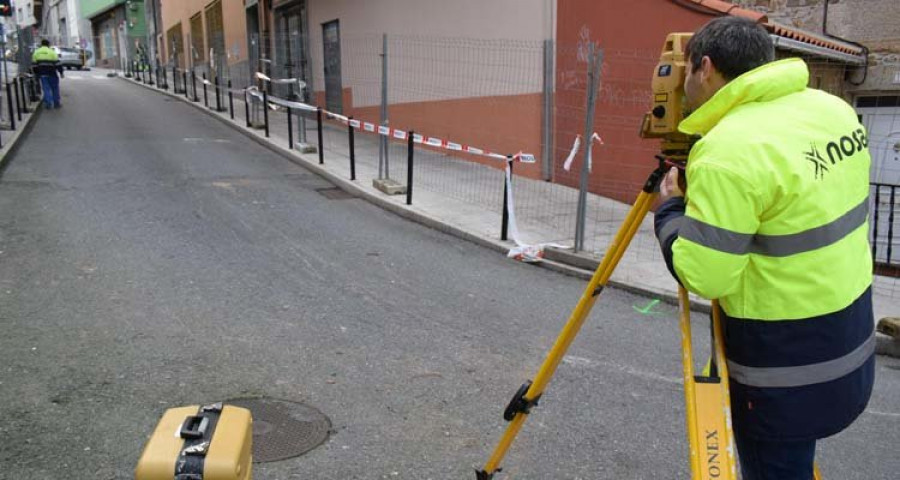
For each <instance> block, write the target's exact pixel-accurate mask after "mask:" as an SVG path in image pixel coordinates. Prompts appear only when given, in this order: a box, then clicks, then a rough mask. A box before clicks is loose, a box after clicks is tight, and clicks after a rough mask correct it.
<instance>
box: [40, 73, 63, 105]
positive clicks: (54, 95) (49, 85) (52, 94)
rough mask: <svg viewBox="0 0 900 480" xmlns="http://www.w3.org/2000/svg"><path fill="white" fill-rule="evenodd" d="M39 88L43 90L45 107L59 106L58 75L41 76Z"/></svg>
mask: <svg viewBox="0 0 900 480" xmlns="http://www.w3.org/2000/svg"><path fill="white" fill-rule="evenodd" d="M40 78H41V89H42V90H43V91H44V106H45V107H47V108H53V107H60V106H61V105H62V103H61V102H60V98H59V77H56V76H41V77H40Z"/></svg>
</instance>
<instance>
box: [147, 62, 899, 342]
mask: <svg viewBox="0 0 900 480" xmlns="http://www.w3.org/2000/svg"><path fill="white" fill-rule="evenodd" d="M169 74H170V75H169V77H170V78H169V87H170V88H169V90H168V92H167V93H168V94H169V95H170V96H173V95H174V94H173V93H172V88H171V87H172V84H173V83H172V79H171V72H169ZM157 80H158V79H157ZM132 81H135V80H132ZM135 83H138V84H140V85H144V84H141V83H140V82H135ZM144 86H147V85H144ZM147 87H148V88H150V87H149V86H147ZM153 88H154V89H156V88H155V87H153ZM197 88H198V97H199V101H198V102H191V101H190V100H188V99H187V98H186V97H185V95H184V94H180V95H175V96H176V97H178V98H181V99H182V100H183V101H185V102H188V103H192V104H193V105H195V106H197V107H198V108H199V109H201V110H203V111H205V112H206V113H208V114H209V115H212V116H215V117H217V118H219V119H221V120H222V121H224V122H225V123H227V124H229V125H231V126H233V127H234V128H235V129H237V130H239V131H241V132H242V133H244V134H246V135H248V136H249V137H250V138H252V139H254V140H256V141H257V142H259V143H260V144H262V145H264V146H266V147H268V148H270V149H272V150H274V151H276V152H278V153H280V154H281V155H282V156H284V157H286V158H287V159H289V160H290V161H292V162H294V163H297V164H298V165H301V166H303V167H305V168H308V169H310V170H312V171H314V172H316V173H318V174H320V175H322V176H324V177H326V178H328V179H329V180H330V181H332V182H334V183H335V184H337V185H338V186H340V187H341V188H342V189H344V190H345V191H348V192H350V193H353V194H354V195H357V196H359V197H362V198H365V199H366V200H368V201H370V202H372V203H375V204H377V205H380V206H382V207H383V208H386V209H388V210H390V211H393V212H395V213H397V214H398V215H401V216H404V217H406V218H409V219H411V220H414V221H417V222H420V223H423V224H426V225H428V226H430V227H432V228H435V229H437V230H441V231H445V232H448V233H451V234H453V235H456V236H459V237H462V238H466V239H469V240H471V241H473V242H476V243H479V244H481V245H484V246H486V247H489V248H492V249H495V250H497V251H499V252H503V253H506V252H508V251H509V250H510V248H512V247H515V246H516V244H515V243H514V242H513V241H511V240H512V238H510V240H507V241H504V240H501V217H502V199H503V184H504V171H503V170H502V165H503V162H499V165H498V168H492V167H490V166H485V165H478V164H473V163H472V162H469V161H466V160H461V159H458V158H455V157H452V156H448V155H444V154H442V153H440V152H436V151H433V150H431V149H425V148H416V151H415V158H414V167H415V169H414V175H413V180H414V181H413V199H412V205H407V204H406V196H405V195H387V194H385V193H383V192H382V191H381V190H378V189H377V188H375V187H374V186H373V180H374V179H377V178H379V171H378V170H379V169H378V163H379V147H378V137H377V136H375V135H371V134H366V133H363V132H360V131H356V132H355V134H354V143H355V178H356V179H355V180H351V179H350V178H351V166H350V154H349V148H348V143H349V141H348V136H349V134H348V131H347V127H346V126H344V125H341V124H339V123H336V122H330V121H326V122H325V125H324V128H323V155H322V163H321V164H320V159H319V155H318V153H317V152H316V153H301V152H299V151H298V150H297V149H296V145H297V142H298V138H299V136H300V134H301V133H302V132H299V131H298V130H299V129H298V122H297V119H296V117H295V118H294V121H293V130H294V132H293V141H294V142H295V149H293V150H292V149H289V148H288V145H289V138H288V125H287V112H286V111H285V109H283V108H279V109H277V110H272V109H270V110H269V112H268V113H269V136H268V138H267V137H266V135H265V133H264V131H263V129H261V128H247V127H246V117H245V104H244V102H243V98H241V97H240V96H239V95H235V96H234V99H233V100H234V120H231V119H230V111H229V102H228V98H227V95H226V94H223V96H222V99H221V104H222V105H223V107H224V108H225V110H224V111H222V112H216V111H215V109H214V108H215V94H214V92H213V89H212V88H211V87H210V88H208V91H207V98H208V103H209V107H206V106H205V105H204V97H203V93H202V90H201V89H202V84H200V83H199V82H198V84H197ZM157 90H158V89H157ZM158 91H160V92H161V93H162V92H163V91H162V90H158ZM251 116H252V114H251ZM254 118H255V117H254ZM307 118H308V120H307V121H306V138H307V140H308V142H309V143H311V144H312V145H313V146H315V145H316V143H317V130H316V121H315V114H314V113H312V114H308V117H307ZM259 119H260V121H261V119H262V116H261V115H260V116H259ZM417 133H421V134H425V135H427V134H428V132H417ZM448 140H451V141H452V140H454V139H448ZM477 146H478V147H481V148H491V146H490V145H477ZM389 154H390V161H391V163H390V168H391V173H392V175H391V178H392V179H393V180H396V181H397V182H398V183H400V184H402V185H406V184H407V178H406V175H407V173H406V172H407V166H408V165H407V161H406V144H405V142H402V143H398V144H392V146H391V147H390V151H389ZM648 173H649V172H648ZM467 185H479V187H477V189H476V190H477V191H475V192H471V191H469V192H466V191H464V190H465V189H464V187H465V186H467ZM577 193H578V192H577V190H575V189H573V188H570V187H567V186H564V185H560V184H554V183H550V182H545V181H540V180H530V179H526V178H523V177H515V176H514V180H513V198H514V207H515V211H514V213H515V215H516V217H517V220H518V222H517V223H518V230H519V234H520V237H519V240H520V241H521V242H523V243H525V244H529V245H535V244H557V245H563V246H565V247H571V246H572V245H573V243H574V231H575V226H574V225H575V224H574V212H575V210H576V203H577ZM547 199H553V201H550V202H548V201H547ZM587 202H588V211H589V212H593V214H592V215H591V216H590V218H589V226H588V227H586V231H587V232H588V234H587V236H586V239H585V248H584V251H582V252H579V253H577V254H573V253H571V250H568V251H567V250H566V249H548V250H547V257H546V258H545V259H544V260H543V261H542V262H540V264H541V265H542V266H544V267H547V268H551V269H554V270H557V271H561V272H564V273H567V274H570V275H575V276H579V277H581V278H585V279H589V278H590V277H591V275H592V274H593V270H594V269H595V268H596V266H597V264H598V263H599V261H600V260H601V259H602V255H603V253H604V252H605V251H606V248H607V246H608V245H609V243H610V241H611V240H612V237H613V236H614V235H615V233H616V232H617V231H618V229H619V227H620V226H621V225H622V222H623V220H624V218H625V216H626V215H627V212H628V211H629V209H630V205H627V204H624V203H621V202H617V201H614V200H610V199H607V198H604V197H600V196H598V195H592V194H589V195H588V199H587ZM652 225H653V219H652V213H651V214H650V215H648V217H647V218H645V219H644V221H643V223H642V225H641V227H640V229H639V230H638V232H637V234H636V235H635V238H634V240H633V241H632V243H631V245H630V246H629V249H628V250H627V251H626V253H625V255H624V256H623V258H622V260H621V262H620V263H619V265H618V267H617V268H616V270H615V271H614V272H613V275H612V278H611V281H610V284H612V285H614V286H617V287H619V288H625V289H628V290H632V291H636V292H639V293H643V294H646V295H648V296H651V297H655V298H659V299H660V300H663V301H666V302H669V303H677V285H676V283H675V282H674V281H673V280H672V278H671V276H670V275H669V273H668V271H667V270H666V267H665V264H664V262H663V259H662V256H661V254H660V253H659V248H658V245H657V241H656V238H655V235H654V234H653V228H652ZM873 293H874V306H875V319H876V321H877V320H878V319H880V318H882V317H889V316H890V317H896V316H900V284H898V281H897V279H894V278H890V277H882V276H876V277H875V281H874V285H873ZM692 302H694V304H695V306H696V307H699V308H700V309H704V307H706V308H708V302H707V301H706V300H703V299H700V298H699V297H696V296H692ZM878 337H879V338H878V345H879V346H878V351H879V352H880V353H886V354H891V355H893V356H900V341H898V340H891V339H890V338H889V337H887V336H885V335H881V334H878Z"/></svg>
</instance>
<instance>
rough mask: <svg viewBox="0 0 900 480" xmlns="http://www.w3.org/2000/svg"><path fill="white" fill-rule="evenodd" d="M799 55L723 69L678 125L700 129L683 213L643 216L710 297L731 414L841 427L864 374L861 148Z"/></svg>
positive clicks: (802, 428) (793, 426)
mask: <svg viewBox="0 0 900 480" xmlns="http://www.w3.org/2000/svg"><path fill="white" fill-rule="evenodd" d="M808 80H809V72H808V70H807V67H806V65H805V64H804V63H803V61H802V60H800V59H788V60H782V61H778V62H773V63H770V64H767V65H764V66H762V67H759V68H757V69H755V70H753V71H750V72H747V73H745V74H744V75H741V76H740V77H738V78H736V79H734V80H733V81H731V82H729V83H728V84H727V85H726V86H725V87H723V88H722V89H721V90H719V91H718V92H717V93H716V94H715V95H714V96H713V97H712V98H711V99H710V100H709V101H707V102H706V103H705V104H704V105H703V106H701V107H700V108H699V109H697V111H695V112H694V113H692V114H691V115H690V116H689V117H688V118H687V119H685V120H684V121H683V122H682V123H681V125H680V126H679V129H680V130H681V131H683V132H685V133H688V134H696V135H701V136H702V138H701V139H700V140H699V141H698V142H697V143H696V144H695V145H694V147H693V148H692V149H691V152H690V156H689V159H688V164H687V184H688V186H689V187H688V191H687V198H686V205H685V207H684V208H685V210H684V214H683V216H682V215H680V214H677V213H676V214H673V211H671V209H673V208H677V205H668V204H667V205H665V208H668V209H670V211H669V212H664V213H663V215H662V217H664V219H665V220H666V221H664V222H663V221H662V220H663V218H660V219H658V220H657V231H658V235H659V237H660V241H661V243H662V244H663V245H664V249H665V247H666V246H667V245H669V246H671V252H670V254H669V255H670V257H671V258H669V259H668V261H670V263H671V268H672V270H673V271H674V272H675V274H676V276H677V277H678V279H679V280H680V281H681V283H682V284H683V285H684V286H685V287H687V288H688V289H689V290H691V291H693V292H696V293H698V294H700V295H701V296H703V297H706V298H717V299H719V301H720V304H721V306H722V309H723V310H724V313H725V319H726V324H725V328H726V332H725V335H726V336H725V339H726V350H727V356H728V359H729V367H730V369H731V370H730V376H731V379H732V385H733V388H734V391H733V392H732V400H733V406H734V408H733V415H734V419H735V422H736V423H739V424H741V427H743V428H744V431H746V432H748V433H750V434H751V435H752V436H754V437H757V438H770V439H780V440H786V439H797V440H799V439H809V438H821V437H824V436H828V435H831V434H833V433H836V432H837V431H840V430H841V429H843V428H845V427H846V426H847V425H848V424H849V423H850V422H852V421H853V419H855V418H856V416H858V415H859V413H860V412H861V411H862V409H863V408H864V407H865V405H866V403H867V401H868V397H869V394H870V392H871V387H872V381H873V361H872V355H873V352H874V343H873V342H874V338H873V324H874V322H873V318H872V306H871V290H870V286H871V283H872V259H871V252H870V248H869V243H868V209H869V203H868V196H869V183H868V182H869V164H870V158H869V152H868V148H867V145H868V141H867V138H866V132H865V129H864V128H863V127H862V125H860V124H859V121H858V119H857V116H856V113H855V112H854V111H853V109H852V108H851V107H850V106H849V105H848V104H847V103H846V102H844V101H843V100H841V99H840V98H837V97H834V96H832V95H829V94H827V93H824V92H821V91H818V90H813V89H809V88H807V83H808Z"/></svg>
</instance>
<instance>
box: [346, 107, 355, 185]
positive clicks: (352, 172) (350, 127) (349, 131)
mask: <svg viewBox="0 0 900 480" xmlns="http://www.w3.org/2000/svg"><path fill="white" fill-rule="evenodd" d="M348 120H349V121H348V122H347V135H349V136H350V139H349V140H350V180H351V181H352V180H356V143H355V142H354V141H353V125H351V124H350V123H351V122H352V121H353V117H349V118H348Z"/></svg>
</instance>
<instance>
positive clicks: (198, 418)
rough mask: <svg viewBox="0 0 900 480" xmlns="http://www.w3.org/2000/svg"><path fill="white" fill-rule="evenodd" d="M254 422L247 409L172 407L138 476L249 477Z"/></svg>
mask: <svg viewBox="0 0 900 480" xmlns="http://www.w3.org/2000/svg"><path fill="white" fill-rule="evenodd" d="M252 426H253V420H252V418H251V415H250V411H249V410H247V409H246V408H240V407H235V406H232V405H224V406H223V405H222V404H221V403H216V404H213V405H207V406H204V407H200V406H197V405H194V406H188V407H180V408H171V409H169V410H167V411H166V413H165V414H163V417H162V419H161V420H160V421H159V424H158V425H157V426H156V430H154V431H153V435H152V436H151V437H150V440H149V441H148V442H147V445H146V446H145V447H144V452H143V453H142V454H141V458H140V460H139V461H138V464H137V468H135V471H134V479H135V480H250V479H251V477H252V472H251V468H252V467H251V462H252V455H251V451H252V449H251V446H252V441H253V428H252Z"/></svg>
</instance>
